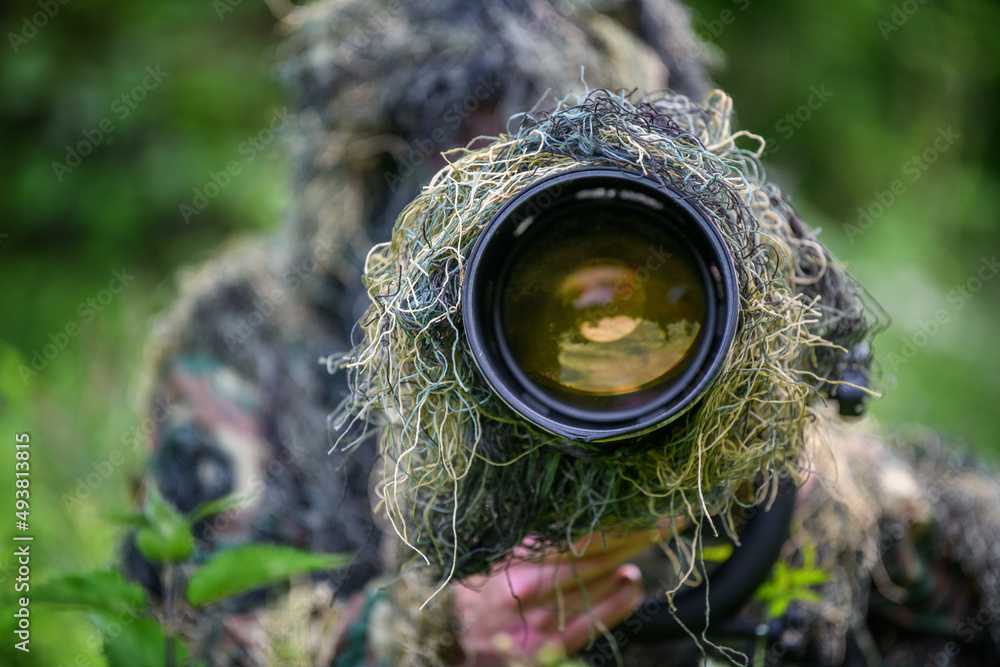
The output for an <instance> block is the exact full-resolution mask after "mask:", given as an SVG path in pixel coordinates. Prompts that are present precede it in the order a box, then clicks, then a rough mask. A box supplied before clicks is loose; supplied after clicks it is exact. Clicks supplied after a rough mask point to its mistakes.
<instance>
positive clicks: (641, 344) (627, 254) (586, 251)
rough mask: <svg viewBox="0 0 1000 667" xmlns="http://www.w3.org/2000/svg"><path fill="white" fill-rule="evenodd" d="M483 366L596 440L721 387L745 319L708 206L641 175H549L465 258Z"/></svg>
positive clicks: (567, 430)
mask: <svg viewBox="0 0 1000 667" xmlns="http://www.w3.org/2000/svg"><path fill="white" fill-rule="evenodd" d="M462 308H463V311H462V314H463V318H464V323H465V330H466V334H467V336H468V340H469V345H470V347H471V349H472V351H473V356H474V358H475V360H476V363H477V364H478V365H479V368H480V370H481V371H482V373H483V376H484V377H485V378H486V380H487V382H489V384H490V386H491V387H492V388H493V390H494V391H495V392H496V393H497V395H498V396H500V397H501V398H502V399H503V400H504V401H505V402H506V403H507V404H508V405H509V406H510V407H511V408H513V409H514V410H515V411H517V412H518V413H519V414H520V415H521V416H522V417H524V418H525V419H527V420H529V421H531V422H533V423H534V424H537V425H538V426H540V427H542V428H544V429H546V430H548V431H550V432H552V433H555V434H557V435H560V436H563V437H566V438H569V439H572V440H583V441H588V442H603V441H613V440H619V439H623V438H632V437H635V436H638V435H641V434H642V433H645V432H648V431H651V430H653V429H656V428H658V427H660V426H662V425H664V424H666V423H668V422H670V421H671V420H673V419H675V418H677V417H678V416H679V415H681V414H683V413H684V412H685V411H686V410H687V409H689V408H690V407H691V406H692V405H694V404H695V403H696V402H697V400H698V398H699V397H700V396H701V395H702V394H703V393H704V391H705V390H706V389H707V388H708V387H709V386H711V383H712V381H713V380H714V379H715V377H716V376H717V375H718V372H719V370H720V368H721V367H722V365H723V362H724V360H725V357H726V354H727V353H728V351H729V348H730V345H731V344H732V340H733V336H734V332H735V330H736V326H737V321H738V318H739V299H738V291H737V284H736V276H735V272H734V269H733V261H732V258H731V257H730V255H729V252H728V251H727V250H726V246H725V243H724V240H723V238H722V236H721V234H720V232H719V230H718V228H717V227H716V225H714V224H712V221H711V220H710V218H709V216H708V214H707V213H706V212H704V211H703V210H702V209H701V208H699V207H698V206H697V205H695V204H694V203H692V202H689V201H686V200H685V198H684V197H683V195H682V194H681V193H680V192H678V191H677V190H674V189H672V188H670V187H667V186H663V185H660V184H658V183H657V182H656V181H654V180H652V179H651V178H648V177H646V176H644V175H642V174H640V173H638V172H632V171H628V170H624V169H613V168H603V167H588V168H581V169H574V170H571V171H567V172H563V173H561V174H558V175H557V176H554V177H551V178H548V179H543V180H541V181H538V182H536V183H534V184H533V185H531V186H529V187H528V188H526V189H525V190H524V191H522V192H520V193H519V194H518V195H517V196H515V197H514V198H512V199H511V201H510V202H508V203H507V205H505V206H504V207H503V208H502V209H500V210H499V211H498V212H497V214H496V215H495V216H494V217H493V218H492V220H491V221H490V222H489V223H488V225H487V227H486V229H485V230H484V232H483V234H482V236H481V237H480V239H479V241H478V243H477V244H476V247H475V249H474V250H473V253H472V255H471V256H470V258H469V262H468V263H467V265H466V273H465V281H464V287H463V298H462Z"/></svg>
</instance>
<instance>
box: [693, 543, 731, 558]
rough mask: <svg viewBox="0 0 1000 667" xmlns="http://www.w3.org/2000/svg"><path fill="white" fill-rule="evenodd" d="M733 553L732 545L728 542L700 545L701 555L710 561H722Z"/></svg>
mask: <svg viewBox="0 0 1000 667" xmlns="http://www.w3.org/2000/svg"><path fill="white" fill-rule="evenodd" d="M732 555H733V545H732V544H729V543H724V544H716V545H710V546H707V547H702V549H701V557H702V558H703V559H705V560H707V561H709V562H712V563H722V562H724V561H727V560H729V557H730V556H732Z"/></svg>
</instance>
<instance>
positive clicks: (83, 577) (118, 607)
mask: <svg viewBox="0 0 1000 667" xmlns="http://www.w3.org/2000/svg"><path fill="white" fill-rule="evenodd" d="M31 593H32V596H31V597H32V601H33V602H46V603H50V604H62V605H71V606H74V607H82V608H85V609H89V610H94V611H101V612H106V613H112V614H114V613H121V612H127V611H141V610H142V609H144V608H145V606H146V594H145V592H144V591H143V590H142V587H141V586H139V585H137V584H132V583H129V582H127V581H125V578H124V577H123V576H122V575H121V573H120V572H108V571H97V572H90V573H88V574H69V575H64V576H61V577H56V578H54V579H49V580H48V581H45V582H43V583H41V584H40V585H39V586H38V587H32V591H31Z"/></svg>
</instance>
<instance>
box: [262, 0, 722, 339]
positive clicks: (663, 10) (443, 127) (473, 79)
mask: <svg viewBox="0 0 1000 667" xmlns="http://www.w3.org/2000/svg"><path fill="white" fill-rule="evenodd" d="M689 13H690V12H689V10H688V8H687V7H685V6H684V5H683V4H681V2H679V0H573V1H572V2H551V3H550V2H542V3H537V2H526V1H524V0H504V1H502V2H482V1H481V0H321V1H319V2H314V3H310V4H306V5H304V6H302V7H299V8H296V9H295V10H294V11H293V12H292V13H291V14H290V15H289V16H288V17H287V18H286V19H284V21H283V25H284V27H285V28H286V30H287V31H288V32H289V36H288V39H287V40H286V41H285V42H284V43H283V44H282V47H281V51H282V53H281V55H282V73H283V77H284V79H285V80H286V81H288V82H289V83H290V84H291V86H292V88H293V90H294V94H295V103H294V106H295V107H296V109H297V110H298V112H299V114H298V132H297V134H296V136H295V137H294V138H293V140H292V152H293V154H294V162H295V163H296V164H297V165H298V170H297V174H296V178H295V183H294V186H293V187H294V195H293V200H294V202H295V206H294V208H293V210H292V211H291V215H290V218H289V226H288V230H287V231H288V236H289V243H290V246H291V258H290V260H289V261H290V263H291V264H292V265H293V266H299V265H301V264H306V265H309V263H310V262H311V261H312V260H313V258H316V259H317V260H318V261H319V263H320V265H321V266H320V270H319V271H311V272H310V274H311V275H310V277H309V278H308V279H307V280H306V281H305V282H304V284H303V288H304V289H305V290H306V291H307V292H308V296H309V299H310V300H311V301H313V302H315V303H318V304H320V305H323V306H326V307H329V308H330V309H331V310H334V311H336V312H337V313H338V314H340V315H342V316H343V317H344V319H347V320H349V321H351V322H353V321H355V320H357V319H358V316H359V315H360V314H361V312H362V309H363V307H364V304H363V303H361V304H360V308H359V309H358V310H354V306H355V300H354V298H353V296H354V295H353V294H352V290H353V286H354V285H356V284H358V283H359V282H360V274H361V268H362V265H363V262H364V258H365V254H366V252H367V250H368V248H369V247H371V244H372V242H373V241H374V242H378V241H382V240H385V239H386V238H388V236H389V231H390V230H391V228H392V225H393V222H394V221H395V220H396V216H397V215H398V214H399V212H400V211H401V210H402V209H403V207H404V206H406V204H408V203H409V202H410V201H411V200H412V199H413V198H414V197H415V196H417V194H419V192H420V188H421V187H422V186H423V185H424V184H426V182H427V180H428V179H429V178H430V177H431V176H432V175H433V173H434V172H435V171H436V170H437V167H432V166H431V165H432V164H433V163H434V162H435V156H436V155H438V154H439V153H440V152H441V151H443V150H445V149H447V148H451V147H453V146H464V145H465V144H466V143H467V142H468V141H469V140H470V139H472V138H474V137H475V136H476V135H477V134H481V133H487V134H492V133H495V132H497V131H498V130H497V129H496V128H495V127H491V128H488V129H484V128H481V127H477V114H482V113H485V114H486V115H488V116H490V117H493V118H500V119H503V120H506V119H507V118H509V117H510V116H512V115H514V114H516V113H519V112H523V111H525V110H526V109H530V108H532V107H533V106H535V105H536V104H538V103H539V100H540V99H542V98H543V97H545V96H546V93H547V92H548V91H558V92H559V94H560V95H561V94H563V93H564V92H565V91H568V90H570V89H572V88H573V86H574V84H575V83H576V82H577V81H578V80H579V78H580V72H581V68H583V69H585V71H586V82H587V84H589V85H590V86H592V87H594V88H608V89H618V88H619V87H626V88H628V89H632V88H633V87H635V88H638V89H640V90H660V89H663V88H667V87H669V88H672V89H673V90H677V91H680V92H682V93H685V94H687V95H690V96H692V97H695V98H701V97H703V96H704V95H705V94H706V93H707V92H708V91H709V90H710V86H709V83H708V79H707V76H706V75H705V70H704V65H705V61H706V60H707V51H706V49H705V47H704V46H703V45H702V44H701V42H699V41H698V39H697V37H696V36H695V34H694V32H693V31H692V30H691V27H690V21H689V18H688V15H689ZM555 101H556V100H555V99H554V98H550V99H548V100H547V101H546V102H545V105H546V107H547V108H551V107H552V105H553V104H554V103H555ZM334 202H335V204H336V205H333V204H332V203H334ZM317 248H321V249H323V250H324V252H322V253H317V252H316V249H317ZM317 254H320V257H316V255H317ZM345 294H346V295H347V297H346V298H345Z"/></svg>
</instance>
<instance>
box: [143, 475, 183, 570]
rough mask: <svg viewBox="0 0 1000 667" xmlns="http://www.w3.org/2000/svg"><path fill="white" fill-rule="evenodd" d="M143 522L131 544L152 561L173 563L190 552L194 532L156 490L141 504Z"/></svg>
mask: <svg viewBox="0 0 1000 667" xmlns="http://www.w3.org/2000/svg"><path fill="white" fill-rule="evenodd" d="M142 513H143V516H144V517H145V524H144V525H143V526H142V527H140V528H139V530H138V531H136V535H135V544H136V546H137V547H139V551H141V552H142V555H143V556H145V557H146V558H147V559H148V560H150V561H152V562H154V563H176V562H179V561H182V560H187V559H188V558H190V557H191V554H193V553H194V548H195V546H194V535H192V534H191V528H190V527H189V526H188V524H187V521H185V519H184V517H182V516H181V515H180V513H178V512H177V510H175V509H174V508H173V507H171V506H170V505H168V504H167V503H166V502H165V501H164V500H163V498H161V497H160V495H159V494H158V493H156V491H153V492H151V493H150V494H149V497H148V498H147V499H146V506H145V507H143V511H142Z"/></svg>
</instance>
